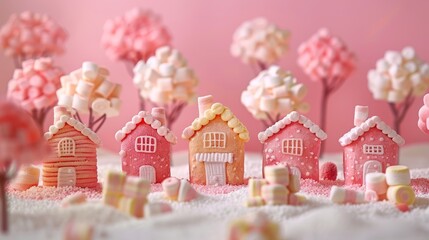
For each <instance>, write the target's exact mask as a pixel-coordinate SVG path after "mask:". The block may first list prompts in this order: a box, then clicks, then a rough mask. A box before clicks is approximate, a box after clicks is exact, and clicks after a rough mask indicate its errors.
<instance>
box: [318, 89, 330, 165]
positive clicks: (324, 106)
mask: <svg viewBox="0 0 429 240" xmlns="http://www.w3.org/2000/svg"><path fill="white" fill-rule="evenodd" d="M329 94H330V92H329V90H328V86H327V85H326V84H323V92H322V100H321V102H320V128H321V129H322V130H323V131H325V132H326V115H327V111H328V98H329ZM324 153H325V141H322V143H321V145H320V157H322V156H323V154H324Z"/></svg>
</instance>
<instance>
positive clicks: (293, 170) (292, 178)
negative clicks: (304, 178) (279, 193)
mask: <svg viewBox="0 0 429 240" xmlns="http://www.w3.org/2000/svg"><path fill="white" fill-rule="evenodd" d="M288 189H289V191H290V192H291V193H296V192H299V190H300V189H301V172H300V171H299V169H298V168H297V167H290V174H289V186H288Z"/></svg>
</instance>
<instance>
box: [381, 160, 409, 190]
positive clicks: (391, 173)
mask: <svg viewBox="0 0 429 240" xmlns="http://www.w3.org/2000/svg"><path fill="white" fill-rule="evenodd" d="M386 182H387V184H388V185H389V186H395V185H410V183H411V177H410V170H409V169H408V167H406V166H401V165H398V166H390V167H388V168H386Z"/></svg>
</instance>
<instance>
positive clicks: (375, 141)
mask: <svg viewBox="0 0 429 240" xmlns="http://www.w3.org/2000/svg"><path fill="white" fill-rule="evenodd" d="M354 125H355V127H354V128H352V129H351V130H350V131H349V132H347V133H346V134H344V136H342V137H341V138H340V139H339V142H340V144H341V146H343V166H344V180H345V184H346V185H352V184H359V185H362V184H364V181H365V175H366V174H368V173H370V172H385V171H386V168H387V167H389V166H392V165H397V164H398V163H399V146H402V145H403V144H404V143H405V141H404V139H403V138H402V137H401V136H400V135H399V134H397V133H396V132H395V130H393V129H392V128H390V127H389V126H388V125H387V124H386V123H384V122H383V121H382V120H381V119H380V118H379V117H377V116H373V117H371V118H368V107H366V106H356V108H355V118H354Z"/></svg>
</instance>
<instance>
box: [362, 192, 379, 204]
mask: <svg viewBox="0 0 429 240" xmlns="http://www.w3.org/2000/svg"><path fill="white" fill-rule="evenodd" d="M364 198H365V201H367V202H377V201H379V200H381V199H379V198H378V194H377V192H375V191H374V190H371V189H367V190H365V196H364Z"/></svg>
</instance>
